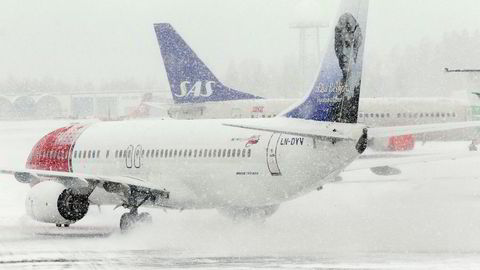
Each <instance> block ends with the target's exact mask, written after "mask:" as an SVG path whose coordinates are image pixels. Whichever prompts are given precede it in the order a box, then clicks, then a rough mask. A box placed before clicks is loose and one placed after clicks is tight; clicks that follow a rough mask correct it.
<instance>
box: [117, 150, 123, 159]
mask: <svg viewBox="0 0 480 270" xmlns="http://www.w3.org/2000/svg"><path fill="white" fill-rule="evenodd" d="M122 156H123V150H120V152H118V157H119V158H122Z"/></svg>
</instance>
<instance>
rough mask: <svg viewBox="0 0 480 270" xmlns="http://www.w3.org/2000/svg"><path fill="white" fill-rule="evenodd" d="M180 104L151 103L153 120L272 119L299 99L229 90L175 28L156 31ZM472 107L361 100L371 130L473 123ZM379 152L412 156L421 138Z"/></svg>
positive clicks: (389, 142)
mask: <svg viewBox="0 0 480 270" xmlns="http://www.w3.org/2000/svg"><path fill="white" fill-rule="evenodd" d="M154 29H155V33H156V36H157V41H158V45H159V47H160V52H161V55H162V58H163V63H164V67H165V70H166V74H167V77H168V81H169V84H170V89H171V93H172V98H173V101H174V104H158V103H154V102H146V103H145V104H146V105H147V106H149V108H150V115H149V116H164V115H165V114H168V116H169V117H171V118H175V119H216V118H272V117H275V116H277V115H278V114H279V113H280V112H282V111H283V110H284V109H285V108H287V107H288V106H290V105H292V104H294V103H295V102H296V101H297V100H296V99H279V98H274V99H266V98H263V97H259V96H256V95H252V94H249V93H246V92H245V91H240V90H235V89H232V88H230V87H228V86H225V84H224V83H222V82H221V81H220V80H219V79H218V78H217V76H215V74H214V73H213V72H212V71H211V69H210V68H209V67H208V66H207V65H206V64H205V63H204V61H202V60H201V59H200V57H198V55H197V54H196V53H195V52H194V51H193V49H192V48H191V47H190V46H189V45H188V44H187V42H186V41H185V40H184V39H183V38H182V37H181V36H180V35H179V34H178V33H177V31H175V29H174V28H173V26H172V25H171V24H169V23H158V24H155V25H154ZM470 105H471V104H469V102H468V101H466V100H461V99H454V98H361V99H360V105H359V106H360V112H359V119H358V121H359V122H361V123H364V124H366V125H369V126H391V125H412V124H427V123H444V122H460V121H469V120H472V109H473V107H471V106H470ZM475 136H476V132H473V131H472V130H471V129H470V130H468V129H466V130H462V131H461V132H458V131H456V132H449V133H445V132H442V133H433V134H429V136H428V138H429V139H431V140H433V139H457V140H458V139H465V138H468V139H473V138H474V137H475ZM370 143H371V147H373V148H375V149H376V150H394V151H395V150H397V151H398V150H411V149H413V147H414V144H415V137H414V136H412V135H404V136H399V137H391V138H384V139H381V140H380V139H377V140H376V141H375V142H373V141H372V142H370Z"/></svg>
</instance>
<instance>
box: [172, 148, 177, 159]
mask: <svg viewBox="0 0 480 270" xmlns="http://www.w3.org/2000/svg"><path fill="white" fill-rule="evenodd" d="M173 157H177V149H175V151H173Z"/></svg>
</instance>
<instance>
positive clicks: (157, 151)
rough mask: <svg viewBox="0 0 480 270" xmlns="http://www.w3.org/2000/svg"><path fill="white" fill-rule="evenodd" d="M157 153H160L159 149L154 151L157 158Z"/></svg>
mask: <svg viewBox="0 0 480 270" xmlns="http://www.w3.org/2000/svg"><path fill="white" fill-rule="evenodd" d="M159 153H160V150H158V149H157V150H156V151H155V157H156V158H158V154H159Z"/></svg>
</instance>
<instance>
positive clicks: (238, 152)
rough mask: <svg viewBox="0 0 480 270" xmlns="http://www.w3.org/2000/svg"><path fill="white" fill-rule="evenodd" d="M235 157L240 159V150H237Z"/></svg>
mask: <svg viewBox="0 0 480 270" xmlns="http://www.w3.org/2000/svg"><path fill="white" fill-rule="evenodd" d="M237 157H240V149H237Z"/></svg>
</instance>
